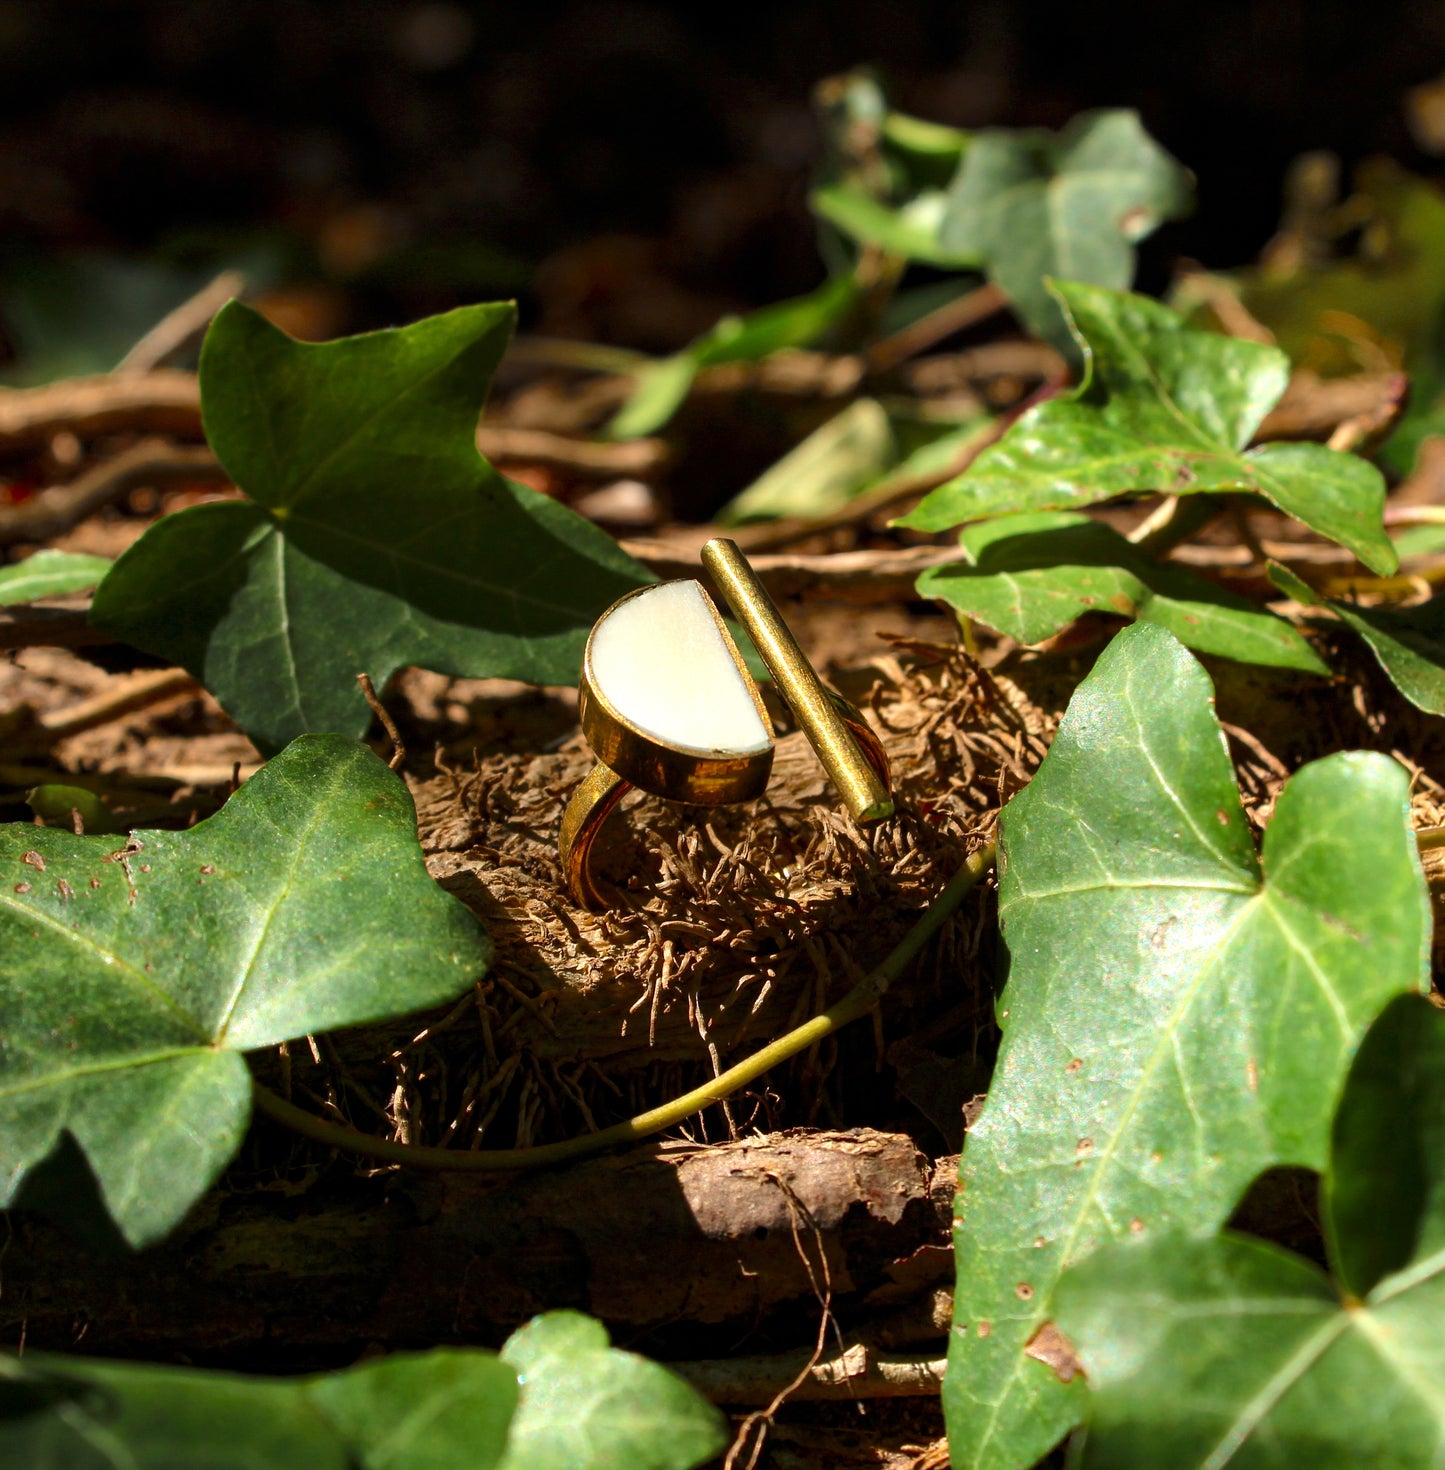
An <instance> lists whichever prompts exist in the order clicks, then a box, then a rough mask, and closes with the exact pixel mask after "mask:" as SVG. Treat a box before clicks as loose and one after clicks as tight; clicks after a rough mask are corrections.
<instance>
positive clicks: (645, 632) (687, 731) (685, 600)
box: [590, 582, 772, 755]
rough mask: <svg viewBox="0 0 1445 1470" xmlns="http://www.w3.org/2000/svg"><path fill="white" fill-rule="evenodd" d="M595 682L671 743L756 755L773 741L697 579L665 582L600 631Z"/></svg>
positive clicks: (595, 640)
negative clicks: (693, 580) (694, 580)
mask: <svg viewBox="0 0 1445 1470" xmlns="http://www.w3.org/2000/svg"><path fill="white" fill-rule="evenodd" d="M590 667H591V678H592V684H593V687H594V688H595V689H596V690H597V692H598V693H599V694H600V695H602V696H603V697H604V698H605V699H606V700H607V702H608V703H609V704H610V705H611V706H612V707H613V709H615V710H616V711H617V712H618V714H620V715H622V716H623V717H624V718H625V719H627V720H630V721H631V722H632V723H633V724H634V725H636V726H637V727H638V729H640V730H644V731H646V732H647V734H649V735H651V736H653V737H655V738H656V739H658V740H663V741H666V742H667V743H668V744H669V745H681V746H686V747H687V748H688V749H690V750H709V751H717V752H720V753H723V754H727V755H753V754H756V753H757V752H758V751H761V750H766V749H767V748H768V746H769V745H771V744H772V736H771V735H770V734H769V733H768V729H767V727H766V726H765V725H764V724H763V722H762V719H761V718H760V717H759V715H758V709H757V706H756V705H755V704H754V703H753V694H752V690H751V689H750V688H749V683H748V682H745V681H746V676H745V675H744V674H743V673H741V672H740V671H739V669H738V666H737V665H736V664H735V663H734V662H733V655H732V650H731V649H730V648H729V647H728V645H727V643H726V642H725V641H724V639H723V635H722V633H721V632H720V631H719V630H718V625H717V622H716V620H715V619H714V617H713V610H712V607H711V605H710V604H709V602H708V600H707V596H706V594H705V593H704V592H703V590H702V588H701V587H700V586H699V585H698V583H696V582H663V583H662V584H661V585H660V586H657V587H649V588H648V589H647V591H646V592H640V593H638V595H637V596H636V597H631V598H629V599H628V600H627V601H626V602H624V603H623V604H622V606H621V607H619V608H618V609H617V610H616V611H615V612H611V613H609V614H608V615H607V616H606V617H605V618H604V619H603V620H602V621H601V622H600V623H598V624H597V626H596V627H595V628H594V629H593V630H592V654H591V666H590Z"/></svg>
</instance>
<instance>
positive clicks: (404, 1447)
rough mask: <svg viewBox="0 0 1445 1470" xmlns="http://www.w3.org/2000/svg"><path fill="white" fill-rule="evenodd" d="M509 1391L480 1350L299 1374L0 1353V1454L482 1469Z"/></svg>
mask: <svg viewBox="0 0 1445 1470" xmlns="http://www.w3.org/2000/svg"><path fill="white" fill-rule="evenodd" d="M516 1402H517V1380H516V1376H515V1374H514V1373H513V1372H512V1370H511V1369H510V1368H508V1367H507V1365H506V1364H505V1363H503V1362H502V1361H501V1360H500V1359H499V1358H498V1357H497V1356H496V1354H494V1353H488V1352H482V1351H478V1350H475V1349H438V1350H437V1351H435V1352H430V1353H398V1354H396V1355H394V1356H392V1357H386V1358H376V1359H373V1360H372V1361H370V1362H367V1363H362V1364H359V1365H358V1366H357V1367H354V1368H348V1369H346V1370H345V1371H343V1372H340V1373H332V1374H325V1375H321V1376H317V1377H312V1378H260V1377H242V1376H240V1375H239V1374H232V1373H206V1372H197V1371H195V1370H193V1369H188V1368H163V1367H158V1366H152V1365H150V1364H128V1363H127V1364H122V1363H105V1362H96V1361H88V1360H86V1359H84V1358H66V1357H60V1356H51V1355H48V1354H44V1353H41V1354H27V1355H26V1356H25V1357H24V1358H10V1357H0V1458H3V1459H4V1461H5V1463H6V1464H8V1465H17V1466H18V1465H35V1466H39V1465H55V1466H61V1465H63V1466H65V1467H66V1470H121V1467H124V1470H174V1467H180V1466H184V1467H185V1470H495V1467H496V1466H498V1465H499V1464H500V1463H501V1461H502V1456H503V1452H504V1450H505V1446H506V1440H507V1428H508V1424H509V1422H510V1420H511V1418H512V1411H513V1409H514V1407H515V1405H516Z"/></svg>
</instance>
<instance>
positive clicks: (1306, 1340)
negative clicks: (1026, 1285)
mask: <svg viewBox="0 0 1445 1470" xmlns="http://www.w3.org/2000/svg"><path fill="white" fill-rule="evenodd" d="M1442 1120H1445V1017H1442V1016H1441V1015H1440V1014H1439V1013H1438V1012H1436V1011H1434V1010H1433V1008H1432V1007H1431V1006H1429V1004H1428V1003H1427V1002H1425V1001H1423V1000H1420V999H1416V998H1410V999H1408V1000H1401V1001H1397V1002H1396V1003H1395V1004H1394V1005H1392V1006H1391V1007H1390V1008H1389V1009H1388V1010H1386V1011H1385V1013H1384V1015H1383V1016H1382V1017H1381V1018H1380V1020H1379V1021H1378V1022H1377V1023H1376V1025H1375V1026H1374V1027H1373V1028H1372V1029H1371V1032H1370V1034H1369V1036H1368V1037H1367V1038H1366V1039H1365V1042H1364V1045H1363V1046H1362V1047H1361V1049H1360V1054H1359V1057H1358V1058H1357V1060H1356V1062H1355V1065H1354V1067H1353V1068H1352V1069H1351V1073H1350V1078H1349V1082H1348V1084H1347V1086H1346V1089H1345V1093H1344V1096H1343V1098H1342V1100H1341V1103H1340V1109H1339V1112H1338V1114H1337V1115H1336V1119H1335V1132H1334V1149H1333V1157H1332V1160H1331V1165H1330V1171H1329V1173H1328V1175H1327V1176H1326V1181H1325V1185H1326V1189H1325V1194H1326V1205H1327V1218H1328V1221H1329V1226H1330V1229H1329V1232H1328V1233H1329V1237H1330V1255H1331V1263H1332V1265H1333V1267H1334V1271H1335V1277H1336V1279H1335V1280H1334V1281H1333V1282H1332V1281H1331V1280H1330V1278H1329V1277H1327V1276H1326V1275H1325V1274H1324V1273H1323V1272H1322V1271H1320V1270H1319V1269H1318V1267H1316V1266H1314V1265H1313V1264H1312V1263H1311V1262H1308V1261H1305V1260H1302V1259H1301V1258H1300V1257H1298V1256H1294V1255H1291V1254H1289V1253H1288V1252H1286V1251H1283V1250H1280V1249H1278V1248H1277V1247H1275V1246H1272V1245H1266V1244H1265V1243H1263V1242H1262V1241H1256V1240H1251V1239H1249V1238H1248V1237H1245V1236H1241V1235H1235V1234H1230V1233H1225V1234H1223V1235H1221V1236H1219V1237H1217V1238H1215V1239H1213V1240H1189V1239H1180V1238H1173V1239H1170V1238H1165V1239H1161V1240H1157V1241H1154V1242H1150V1243H1144V1244H1143V1245H1141V1246H1136V1247H1133V1248H1131V1247H1130V1246H1129V1245H1127V1244H1120V1245H1115V1246H1109V1247H1105V1248H1104V1249H1103V1250H1101V1251H1099V1252H1098V1253H1097V1254H1096V1255H1095V1256H1093V1257H1092V1258H1090V1259H1089V1260H1088V1261H1086V1262H1084V1263H1083V1264H1082V1265H1081V1266H1079V1267H1078V1268H1076V1269H1075V1270H1074V1271H1070V1272H1069V1273H1068V1274H1067V1275H1066V1276H1065V1278H1064V1281H1063V1283H1062V1285H1061V1289H1060V1292H1059V1316H1060V1322H1061V1325H1062V1326H1063V1328H1064V1331H1065V1332H1066V1333H1067V1334H1068V1336H1069V1337H1070V1338H1071V1339H1072V1341H1073V1342H1074V1343H1075V1345H1076V1346H1077V1348H1078V1349H1079V1351H1080V1352H1081V1355H1082V1358H1083V1361H1084V1365H1085V1368H1086V1371H1087V1373H1088V1377H1089V1381H1090V1383H1091V1384H1092V1386H1093V1394H1092V1400H1093V1421H1092V1425H1091V1428H1090V1431H1089V1435H1088V1439H1087V1441H1086V1443H1085V1452H1084V1454H1083V1456H1082V1463H1083V1465H1084V1466H1104V1465H1107V1466H1110V1467H1113V1470H1129V1467H1135V1466H1137V1467H1139V1470H1144V1467H1151V1470H1152V1467H1154V1466H1156V1465H1169V1466H1178V1467H1180V1470H1186V1467H1191V1466H1198V1467H1200V1470H1203V1467H1205V1466H1209V1467H1216V1466H1223V1465H1226V1464H1228V1465H1231V1466H1239V1467H1241V1470H1243V1467H1247V1466H1294V1465H1309V1466H1311V1467H1319V1470H1356V1467H1357V1466H1360V1465H1369V1466H1371V1467H1380V1470H1417V1467H1424V1466H1430V1465H1435V1464H1438V1463H1439V1459H1440V1445H1441V1442H1442V1440H1445V1394H1442V1393H1441V1390H1440V1382H1441V1377H1442V1375H1445V1344H1442V1341H1441V1337H1440V1330H1439V1329H1440V1319H1441V1314H1442V1312H1445V1122H1442Z"/></svg>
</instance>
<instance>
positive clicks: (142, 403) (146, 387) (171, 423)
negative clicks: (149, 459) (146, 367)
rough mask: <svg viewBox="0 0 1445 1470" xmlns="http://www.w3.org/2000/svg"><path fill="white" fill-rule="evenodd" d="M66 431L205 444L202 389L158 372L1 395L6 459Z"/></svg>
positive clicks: (191, 378) (187, 378) (183, 377)
mask: <svg viewBox="0 0 1445 1470" xmlns="http://www.w3.org/2000/svg"><path fill="white" fill-rule="evenodd" d="M62 429H68V430H69V431H70V432H71V433H72V434H77V435H79V436H80V437H81V438H82V439H87V438H93V437H94V436H95V435H97V434H113V433H120V432H122V431H131V432H140V433H147V434H174V435H176V436H177V437H178V438H182V439H199V438H200V437H201V391H200V386H199V384H198V383H197V381H196V375H195V374H194V373H184V372H180V371H178V370H177V369H175V368H158V369H157V370H156V371H155V372H150V373H135V374H126V373H122V374H115V373H107V374H105V375H104V376H102V377H95V378H66V379H64V380H63V381H61V382H59V383H46V384H44V385H43V386H42V387H39V388H6V389H0V453H10V452H15V451H18V450H27V449H37V448H39V447H40V446H41V445H42V444H44V443H45V442H46V441H47V440H48V439H49V438H50V436H51V435H52V434H56V433H59V432H60V431H61V430H62Z"/></svg>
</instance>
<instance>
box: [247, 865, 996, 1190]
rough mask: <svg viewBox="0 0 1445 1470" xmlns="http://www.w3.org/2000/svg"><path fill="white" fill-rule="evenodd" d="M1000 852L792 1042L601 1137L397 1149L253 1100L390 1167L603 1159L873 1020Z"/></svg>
mask: <svg viewBox="0 0 1445 1470" xmlns="http://www.w3.org/2000/svg"><path fill="white" fill-rule="evenodd" d="M994 856H995V846H994V844H993V842H988V843H985V844H984V846H982V847H980V848H979V849H978V850H977V851H976V852H973V853H971V854H970V855H969V856H968V857H966V858H965V859H964V860H963V862H962V863H961V864H960V866H959V869H958V872H957V873H955V874H954V876H953V877H952V878H951V879H950V880H949V882H948V884H947V886H946V887H945V888H944V889H943V891H942V892H941V893H939V895H938V897H937V898H935V899H934V900H933V902H932V903H931V904H930V905H929V906H928V907H927V908H926V909H925V910H924V911H923V913H922V914H921V915H920V916H919V919H918V921H917V923H915V924H914V926H913V928H912V929H910V930H909V931H908V933H907V934H906V935H905V936H904V938H903V940H902V941H901V942H900V943H899V944H898V945H897V947H896V948H895V949H894V950H893V952H892V953H891V954H890V955H889V956H888V958H887V959H885V960H884V961H883V963H882V964H881V965H879V966H878V968H877V969H876V970H874V971H873V972H872V973H871V974H869V975H867V976H865V977H864V978H863V979H862V980H860V981H859V982H858V984H857V985H855V986H854V987H853V989H852V990H850V991H849V992H848V993H847V995H845V996H844V997H843V998H842V999H841V1000H840V1001H838V1003H837V1004H836V1005H833V1006H830V1007H829V1008H828V1009H827V1010H825V1011H823V1012H822V1013H821V1014H820V1015H816V1016H814V1017H813V1018H812V1020H810V1021H805V1022H804V1023H803V1024H802V1025H801V1026H798V1027H795V1028H794V1029H793V1030H792V1031H789V1032H788V1033H787V1034H786V1035H785V1036H780V1037H779V1038H778V1039H777V1040H776V1041H774V1042H771V1043H769V1045H767V1046H765V1047H763V1048H762V1049H761V1050H760V1051H757V1052H754V1053H753V1055H752V1056H750V1057H748V1058H747V1059H746V1060H745V1061H742V1062H739V1063H738V1064H737V1065H736V1066H733V1067H729V1068H728V1069H727V1070H726V1071H724V1072H723V1073H721V1074H720V1075H719V1076H717V1077H714V1078H713V1079H712V1080H711V1081H709V1082H705V1083H703V1085H702V1086H701V1087H695V1088H693V1089H692V1091H691V1092H686V1093H684V1094H683V1095H682V1096H681V1097H678V1098H674V1099H673V1100H672V1101H671V1102H667V1103H664V1104H662V1106H661V1107H656V1108H651V1109H649V1110H648V1111H647V1112H645V1113H639V1114H637V1116H636V1117H633V1118H629V1119H628V1120H627V1121H626V1122H625V1123H617V1124H614V1125H613V1126H612V1127H611V1128H604V1129H602V1130H601V1131H600V1132H598V1133H584V1134H582V1135H580V1136H579V1137H576V1138H568V1139H564V1140H563V1141H562V1142H560V1143H545V1144H539V1145H535V1146H533V1147H531V1148H507V1149H488V1150H477V1151H475V1152H471V1151H462V1150H458V1149H446V1148H423V1147H420V1146H418V1145H415V1144H401V1143H394V1142H393V1141H392V1140H390V1139H387V1138H373V1137H371V1136H370V1135H369V1134H365V1133H360V1132H358V1131H357V1130H356V1129H354V1128H343V1127H340V1126H338V1125H337V1124H335V1123H327V1122H324V1121H323V1120H322V1119H320V1118H318V1117H316V1116H315V1115H314V1114H313V1113H308V1112H306V1111H305V1110H304V1109H302V1108H298V1107H296V1106H294V1105H293V1104H291V1103H288V1102H286V1101H284V1100H283V1099H282V1098H280V1097H278V1096H277V1095H276V1094H275V1093H274V1092H272V1091H271V1090H270V1089H269V1088H267V1087H264V1086H262V1084H261V1083H259V1082H256V1081H254V1079H253V1081H252V1095H253V1097H254V1100H255V1104H256V1109H257V1111H258V1112H260V1113H262V1114H264V1115H265V1116H266V1117H268V1118H270V1119H271V1120H272V1121H273V1122H276V1123H281V1124H284V1125H285V1126H286V1127H288V1128H291V1129H294V1130H295V1131H296V1132H297V1133H300V1134H301V1135H302V1136H303V1137H306V1138H309V1139H311V1140H312V1141H313V1142H315V1143H319V1144H322V1145H324V1146H325V1147H327V1148H335V1149H344V1150H347V1151H348V1152H351V1153H357V1154H362V1155H364V1156H366V1157H368V1158H373V1159H381V1160H383V1161H385V1162H386V1163H389V1164H404V1165H409V1166H410V1167H412V1168H417V1169H459V1170H464V1171H466V1172H468V1173H472V1172H476V1173H492V1172H503V1173H508V1172H511V1171H513V1170H517V1169H535V1168H540V1167H542V1166H544V1165H548V1164H560V1163H563V1162H565V1161H566V1160H568V1159H579V1158H585V1157H587V1156H589V1155H591V1154H597V1153H603V1152H605V1151H606V1150H607V1149H610V1148H615V1147H616V1146H617V1145H619V1144H624V1143H635V1142H636V1141H637V1140H638V1139H641V1138H646V1137H648V1136H649V1135H651V1134H653V1133H659V1132H661V1131H662V1130H663V1129H664V1128H672V1127H675V1126H676V1125H677V1124H679V1123H682V1122H685V1121H686V1120H687V1119H688V1118H690V1117H692V1116H693V1114H694V1113H700V1112H702V1111H703V1109H704V1108H709V1107H712V1106H713V1105H714V1104H716V1103H719V1102H721V1101H722V1100H723V1098H725V1097H731V1096H732V1095H733V1094H734V1093H735V1092H737V1091H738V1090H739V1089H741V1088H743V1087H746V1086H747V1085H748V1083H749V1082H752V1081H754V1080H756V1079H757V1078H758V1077H761V1076H762V1075H763V1074H764V1073H765V1072H768V1071H771V1069H772V1068H774V1067H776V1066H780V1065H781V1064H782V1063H783V1062H786V1061H788V1060H790V1059H791V1058H792V1057H795V1056H797V1055H799V1053H801V1052H805V1051H807V1050H808V1048H809V1047H810V1046H813V1045H814V1044H815V1043H817V1042H819V1041H821V1040H822V1039H823V1038H824V1037H825V1036H831V1035H832V1034H833V1033H834V1032H835V1031H839V1030H841V1029H842V1028H843V1027H844V1026H847V1025H848V1024H849V1023H850V1022H853V1021H857V1020H860V1019H861V1018H862V1017H864V1016H866V1015H868V1014H869V1013H870V1012H871V1011H872V1010H873V1008H874V1007H875V1006H876V1005H878V1003H879V1002H880V1001H881V1000H882V999H883V997H884V996H885V995H886V994H887V993H888V988H889V986H890V985H892V983H893V981H894V980H896V979H897V978H898V976H899V975H900V974H902V972H903V971H904V970H905V969H906V968H907V967H908V965H909V964H910V963H911V962H912V961H913V960H914V959H915V958H916V957H917V956H918V954H919V952H920V951H921V950H922V949H923V947H924V945H926V944H927V943H928V941H929V940H930V939H932V938H933V936H934V935H935V934H937V933H938V931H939V930H940V929H941V928H942V927H943V925H944V923H945V922H946V921H947V920H948V918H949V917H950V915H952V913H953V912H954V910H955V909H957V908H958V906H959V904H961V903H962V902H963V900H964V899H965V898H966V897H967V896H968V894H969V893H970V892H971V891H972V890H973V888H974V886H975V885H976V884H977V883H978V882H979V880H980V879H981V878H982V877H983V876H984V875H985V874H986V873H987V872H989V870H990V869H991V868H992V867H993V864H994Z"/></svg>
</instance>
